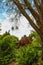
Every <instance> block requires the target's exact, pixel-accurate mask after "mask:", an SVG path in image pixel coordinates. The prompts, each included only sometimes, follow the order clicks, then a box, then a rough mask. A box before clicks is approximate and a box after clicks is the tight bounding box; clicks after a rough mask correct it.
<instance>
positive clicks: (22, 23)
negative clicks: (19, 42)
mask: <svg viewBox="0 0 43 65" xmlns="http://www.w3.org/2000/svg"><path fill="white" fill-rule="evenodd" d="M7 9H9V7H6V6H5V4H3V3H1V2H0V23H1V27H0V28H1V29H2V30H1V31H0V34H3V33H5V32H6V31H8V30H10V34H11V35H15V36H17V37H19V38H21V37H22V36H23V35H29V34H30V32H31V30H33V28H32V27H31V26H30V25H29V23H28V21H27V19H26V18H25V17H24V16H23V15H22V16H21V17H20V19H19V20H18V22H16V21H14V22H11V21H10V19H11V18H14V14H13V12H12V13H11V10H9V13H11V15H10V16H8V14H9V13H8V12H7V13H6V11H7ZM30 16H31V15H30ZM12 26H13V27H14V28H15V27H16V26H18V29H14V30H12V29H11V28H12Z"/></svg>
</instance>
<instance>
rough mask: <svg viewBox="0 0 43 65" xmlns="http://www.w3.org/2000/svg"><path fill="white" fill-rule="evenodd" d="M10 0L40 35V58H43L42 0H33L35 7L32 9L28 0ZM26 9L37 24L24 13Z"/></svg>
mask: <svg viewBox="0 0 43 65" xmlns="http://www.w3.org/2000/svg"><path fill="white" fill-rule="evenodd" d="M12 1H13V3H15V4H16V5H17V7H18V9H19V10H20V12H21V13H22V14H23V15H24V16H25V17H26V19H27V20H28V22H29V23H30V25H31V26H32V27H33V28H34V29H35V30H36V32H37V33H38V34H39V35H40V38H41V41H42V43H41V45H42V59H43V0H34V4H35V9H33V7H32V6H31V4H30V2H29V0H12ZM22 1H23V3H22ZM26 9H28V10H29V11H30V12H31V14H32V15H33V17H34V19H35V21H36V23H37V25H36V24H35V23H34V21H33V20H32V19H31V17H29V15H28V14H27V13H26Z"/></svg>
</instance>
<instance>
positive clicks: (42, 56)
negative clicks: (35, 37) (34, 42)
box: [41, 36, 43, 60]
mask: <svg viewBox="0 0 43 65" xmlns="http://www.w3.org/2000/svg"><path fill="white" fill-rule="evenodd" d="M41 47H42V54H41V58H42V60H43V36H41Z"/></svg>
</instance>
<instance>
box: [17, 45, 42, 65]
mask: <svg viewBox="0 0 43 65" xmlns="http://www.w3.org/2000/svg"><path fill="white" fill-rule="evenodd" d="M40 53H41V51H40V50H39V49H38V48H36V47H34V46H33V45H27V46H23V47H21V48H19V49H18V50H17V53H16V62H17V64H20V65H33V64H34V62H36V61H38V59H39V56H40Z"/></svg>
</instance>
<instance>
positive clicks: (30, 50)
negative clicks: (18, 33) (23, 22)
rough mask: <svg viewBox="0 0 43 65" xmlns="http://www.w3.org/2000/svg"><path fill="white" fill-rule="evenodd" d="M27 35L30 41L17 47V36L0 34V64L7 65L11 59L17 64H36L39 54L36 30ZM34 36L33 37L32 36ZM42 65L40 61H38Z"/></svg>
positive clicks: (39, 41) (38, 40)
mask: <svg viewBox="0 0 43 65" xmlns="http://www.w3.org/2000/svg"><path fill="white" fill-rule="evenodd" d="M29 37H30V38H31V39H32V43H31V44H28V45H25V46H22V47H20V48H18V44H17V43H18V41H19V40H18V38H17V37H15V36H11V35H10V34H8V33H7V34H6V33H5V34H3V35H1V36H0V65H7V63H9V62H10V61H12V60H15V62H16V63H17V64H18V65H19V64H20V65H36V64H35V62H36V61H38V60H39V58H40V55H41V40H40V37H39V35H38V34H37V33H36V32H32V33H31V34H30V35H29ZM33 37H34V38H33ZM39 62H40V65H43V62H42V61H39Z"/></svg>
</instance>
